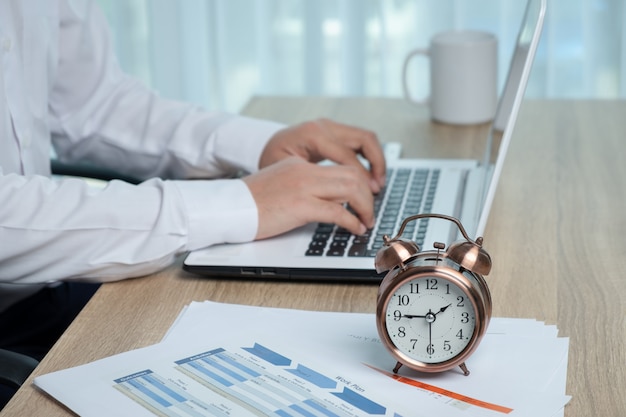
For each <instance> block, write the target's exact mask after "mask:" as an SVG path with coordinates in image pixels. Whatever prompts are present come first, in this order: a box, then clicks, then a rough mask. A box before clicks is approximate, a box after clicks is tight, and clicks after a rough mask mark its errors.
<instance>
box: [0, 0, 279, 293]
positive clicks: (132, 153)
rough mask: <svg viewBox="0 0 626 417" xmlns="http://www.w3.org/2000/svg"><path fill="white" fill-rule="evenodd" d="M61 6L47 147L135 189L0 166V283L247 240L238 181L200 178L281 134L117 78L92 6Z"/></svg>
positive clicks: (248, 214) (247, 207) (249, 159)
mask: <svg viewBox="0 0 626 417" xmlns="http://www.w3.org/2000/svg"><path fill="white" fill-rule="evenodd" d="M59 3H60V12H59V13H60V15H59V16H60V26H59V31H58V33H59V35H58V37H59V39H58V51H56V50H53V51H52V52H50V54H49V57H50V58H51V59H53V61H54V63H55V65H52V66H51V68H50V70H49V72H50V73H49V77H48V78H49V81H50V85H51V87H50V89H49V92H50V93H49V94H50V96H49V123H50V129H51V131H52V141H53V143H54V146H55V149H56V151H57V153H58V155H59V157H60V158H61V159H63V160H66V161H89V162H92V163H95V164H98V165H103V166H106V167H110V168H114V169H117V170H119V171H121V172H123V173H126V174H130V175H133V176H136V177H139V178H143V179H145V181H144V182H143V183H141V184H139V185H132V184H128V183H125V182H122V181H111V182H110V183H108V185H107V186H106V187H105V188H97V187H91V186H89V185H88V184H87V183H86V182H85V181H83V180H79V179H63V180H61V181H57V180H55V179H51V178H48V177H46V176H44V175H23V174H20V173H19V172H17V171H16V170H7V171H5V172H2V167H0V201H2V204H0V242H1V243H0V264H1V265H2V267H1V268H0V282H4V283H5V284H7V285H11V284H16V287H17V284H34V283H46V282H54V281H58V280H74V279H81V280H93V281H111V280H118V279H122V278H128V277H133V276H140V275H145V274H149V273H152V272H155V271H157V270H159V269H161V268H163V267H165V266H167V265H169V264H171V262H172V261H173V260H174V258H175V257H176V256H177V255H179V254H181V253H183V252H185V251H189V250H194V249H198V248H201V247H206V246H210V245H213V244H217V243H225V242H244V241H250V240H253V239H254V237H255V235H256V231H257V226H258V224H257V222H258V219H257V216H258V213H257V208H256V206H255V203H254V200H253V198H252V196H251V194H250V192H249V190H248V188H247V187H246V185H245V184H244V183H243V181H241V180H239V179H212V180H207V179H202V178H217V177H223V176H225V175H229V174H231V173H234V172H237V171H241V170H245V171H248V172H254V171H256V170H257V169H258V160H259V157H260V153H261V151H262V149H263V148H264V146H265V144H266V143H267V141H268V140H269V138H270V137H271V136H272V135H273V134H274V133H275V132H276V131H277V130H279V129H281V128H282V127H283V126H282V125H279V124H277V123H272V122H267V121H261V120H255V119H251V118H246V117H241V116H237V115H232V114H226V113H221V112H209V111H205V110H202V109H199V108H197V107H195V106H191V105H187V104H184V103H179V102H175V101H171V100H165V99H163V98H160V97H159V96H158V95H157V94H155V93H154V92H152V91H150V90H149V89H147V88H145V86H143V85H141V84H140V83H139V82H137V81H136V80H134V79H132V78H130V77H128V76H126V75H125V74H123V73H122V72H121V71H120V69H119V67H118V65H117V63H116V61H115V58H114V56H113V52H112V50H111V45H110V40H109V36H108V33H107V29H106V25H105V21H104V18H103V16H102V15H101V13H100V12H99V10H98V9H97V7H96V6H95V4H96V2H95V1H81V0H72V1H69V0H68V1H61V2H59ZM40 139H42V140H40V141H37V145H39V144H42V145H41V146H44V147H46V146H48V142H47V141H46V140H43V138H40ZM24 152H27V150H25V151H24ZM40 172H44V170H40ZM165 178H169V179H165ZM188 178H194V179H192V180H188ZM183 179H187V180H183ZM9 242H13V243H14V244H13V243H9ZM0 295H1V294H0Z"/></svg>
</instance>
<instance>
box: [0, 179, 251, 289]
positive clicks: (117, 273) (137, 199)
mask: <svg viewBox="0 0 626 417" xmlns="http://www.w3.org/2000/svg"><path fill="white" fill-rule="evenodd" d="M215 192H220V193H223V195H225V196H226V197H228V198H226V199H223V198H218V197H216V195H215V194H214V193H215ZM0 200H1V201H3V204H2V205H1V206H0V242H2V244H1V246H0V264H1V265H2V268H0V282H7V283H8V282H12V283H21V284H25V283H41V282H51V281H57V280H71V279H81V280H93V281H111V280H118V279H123V278H129V277H133V276H140V275H145V274H149V273H152V272H154V271H157V270H159V269H161V268H163V267H165V266H167V265H169V264H170V263H171V262H172V261H173V259H174V258H175V256H176V255H177V254H180V253H182V252H184V251H186V250H192V249H197V248H199V247H203V246H209V245H211V244H214V243H222V242H229V241H231V242H232V241H247V240H251V239H253V238H254V236H255V233H256V227H257V218H256V207H255V206H254V202H253V200H252V198H251V197H250V195H249V193H248V191H247V188H246V187H245V185H244V184H242V183H241V181H239V180H222V181H189V182H185V183H178V182H176V181H160V180H152V181H148V182H146V183H144V184H142V185H139V186H133V185H130V184H127V183H123V182H121V181H113V182H111V183H110V184H109V185H108V186H107V187H106V188H104V189H94V188H91V187H88V186H87V185H86V184H85V183H84V182H83V181H82V180H76V179H70V180H65V181H62V182H57V181H53V180H50V179H48V178H44V177H30V178H26V177H23V176H19V175H6V176H0Z"/></svg>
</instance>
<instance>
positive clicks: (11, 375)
mask: <svg viewBox="0 0 626 417" xmlns="http://www.w3.org/2000/svg"><path fill="white" fill-rule="evenodd" d="M38 364H39V362H38V361H37V360H36V359H34V358H31V357H30V356H26V355H22V354H21V353H16V352H12V351H10V350H6V349H0V410H2V409H3V408H4V406H5V403H6V402H7V401H9V399H10V398H11V396H12V395H13V394H14V393H15V391H17V390H18V389H19V387H21V386H22V384H23V383H24V381H26V379H27V378H28V376H29V375H30V374H31V373H32V372H33V370H34V369H35V368H36V367H37V365H38Z"/></svg>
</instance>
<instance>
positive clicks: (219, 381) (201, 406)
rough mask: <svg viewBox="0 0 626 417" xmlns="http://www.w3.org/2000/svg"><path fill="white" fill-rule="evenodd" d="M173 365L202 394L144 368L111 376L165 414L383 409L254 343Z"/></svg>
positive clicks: (288, 414)
mask: <svg viewBox="0 0 626 417" xmlns="http://www.w3.org/2000/svg"><path fill="white" fill-rule="evenodd" d="M174 369H176V370H177V371H178V372H180V374H181V377H182V376H183V375H184V377H187V378H189V379H190V380H193V381H194V382H195V383H197V384H200V385H201V386H202V387H203V388H204V389H206V393H205V395H197V394H196V395H193V394H192V393H191V390H189V389H186V387H185V384H181V383H180V382H177V381H176V380H175V379H173V378H171V377H169V378H166V377H164V376H161V375H158V374H157V373H155V372H153V371H151V370H149V369H146V370H142V371H140V372H135V373H133V374H130V375H127V376H124V377H120V378H117V379H115V380H114V382H115V388H116V389H118V390H119V391H120V392H123V393H124V394H125V395H127V396H129V397H130V398H131V399H133V400H134V401H135V402H137V403H139V404H141V405H142V406H144V407H145V408H147V409H148V410H150V411H152V412H153V413H154V414H156V415H160V416H165V417H174V416H194V417H196V416H198V417H199V416H223V417H227V416H232V415H237V416H239V415H242V413H243V412H245V413H246V414H248V415H251V416H277V417H303V416H304V417H316V416H320V417H354V416H386V415H389V414H388V413H387V412H388V410H387V409H386V407H384V406H383V405H381V404H378V403H377V402H375V401H372V400H371V399H368V398H366V397H365V396H363V395H361V394H360V393H359V392H358V387H349V386H347V385H346V384H344V383H343V382H341V381H338V380H336V379H335V378H332V377H329V376H326V375H324V374H323V373H320V372H318V371H316V370H314V369H311V368H310V367H307V366H305V365H303V364H299V363H295V362H294V361H292V360H291V359H290V358H288V357H286V356H284V355H281V354H280V353H277V352H275V351H273V350H271V349H268V348H267V347H265V346H263V345H261V344H258V343H254V344H253V345H252V346H250V347H242V348H241V349H238V350H235V351H228V350H226V349H224V348H216V349H213V350H210V351H206V352H201V353H198V354H196V355H193V356H189V357H185V358H181V359H179V360H176V361H175V363H174ZM235 411H236V412H235ZM391 415H394V416H398V415H397V414H391ZM398 417H399V416H398Z"/></svg>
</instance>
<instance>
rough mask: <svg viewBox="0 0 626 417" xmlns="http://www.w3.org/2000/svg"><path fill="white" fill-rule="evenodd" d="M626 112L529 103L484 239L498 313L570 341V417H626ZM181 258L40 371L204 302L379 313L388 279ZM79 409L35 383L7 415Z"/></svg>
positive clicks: (411, 136) (122, 344) (75, 330)
mask: <svg viewBox="0 0 626 417" xmlns="http://www.w3.org/2000/svg"><path fill="white" fill-rule="evenodd" d="M243 113H244V114H247V115H249V116H255V117H262V118H269V119H273V120H277V121H281V122H285V123H296V122H300V121H304V120H308V119H311V118H316V117H330V118H333V119H335V120H339V121H342V122H346V123H351V124H356V125H360V126H363V127H367V128H370V129H373V130H374V131H376V132H377V133H378V135H379V137H380V139H381V141H399V142H401V143H403V145H404V151H405V152H404V154H405V155H406V156H418V155H430V156H444V154H445V153H446V152H452V154H454V156H468V155H473V153H474V152H476V149H477V146H476V143H477V142H478V141H480V140H482V138H483V137H484V136H485V132H486V129H487V126H485V125H481V126H474V127H452V126H446V125H441V124H436V123H432V122H430V121H429V119H428V113H427V109H426V108H424V107H420V106H416V105H413V104H410V103H407V102H405V101H403V100H401V99H384V98H323V97H320V98H296V97H255V98H253V99H252V100H251V101H250V102H249V104H248V105H247V106H246V108H245V109H244V111H243ZM625 116H626V102H624V101H569V100H566V101H527V102H525V103H524V105H523V107H522V111H521V114H520V117H519V119H518V124H517V127H516V130H515V133H514V138H513V143H512V144H511V147H510V150H509V154H508V156H507V163H506V165H505V167H504V170H503V174H502V178H501V181H500V185H499V188H498V191H497V195H496V198H495V201H494V205H493V208H492V212H491V216H490V220H489V223H488V226H487V230H486V231H485V248H486V249H487V250H488V251H489V253H490V254H491V256H492V258H493V261H494V267H493V269H492V272H491V274H489V276H488V277H487V279H488V282H489V285H490V288H491V290H492V295H493V300H494V316H495V317H522V318H536V319H539V320H544V321H546V322H547V323H549V324H556V325H558V327H559V330H560V335H561V336H568V337H570V356H569V366H568V381H567V393H568V394H571V395H573V399H572V401H571V402H570V404H569V405H568V406H567V407H566V409H565V415H566V416H567V417H573V416H585V417H587V416H592V415H596V416H623V415H626V396H625V395H624V390H625V389H626V349H625V348H624V344H625V342H626V319H625V316H626V314H625V313H626V288H625V286H626V278H625V277H624V271H626V255H625V254H624V246H626V245H625V244H626V215H625V213H626V197H625V195H624V194H625V191H626V164H625V163H624V161H626V144H625V143H624V141H625V140H626V139H625V138H626V123H624V121H623V119H624V117H625ZM446 149H447V150H446ZM180 262H181V261H180V260H179V262H178V263H177V264H175V265H173V266H172V267H170V268H168V269H166V270H164V271H162V272H160V273H157V274H154V275H153V276H150V277H145V278H139V279H132V280H127V281H122V282H117V283H109V284H105V285H103V286H102V287H101V289H100V290H99V291H98V293H97V294H96V295H95V297H94V298H93V299H92V300H91V301H90V303H89V304H88V305H87V307H86V308H85V309H84V310H83V312H82V313H81V314H80V315H79V317H78V318H77V319H76V320H75V321H74V323H73V324H72V325H71V326H70V328H69V329H68V330H67V331H66V333H65V334H64V335H63V336H62V338H61V339H60V340H59V341H58V343H57V344H56V345H55V346H54V348H53V349H52V350H51V352H50V353H49V354H48V355H47V356H46V357H45V358H44V360H43V361H42V362H41V364H40V365H39V367H38V368H37V369H36V370H35V372H34V374H33V376H35V375H41V374H45V373H48V372H51V371H55V370H58V369H63V368H67V367H71V366H75V365H79V364H83V363H87V362H90V361H93V360H96V359H99V358H103V357H106V356H109V355H113V354H116V353H119V352H123V351H127V350H130V349H134V348H138V347H142V346H147V345H149V344H152V343H156V342H159V341H160V340H161V338H162V337H163V335H164V334H165V331H166V330H167V329H168V328H169V327H170V325H171V324H172V322H173V320H174V319H175V318H176V316H177V314H178V313H179V312H180V310H181V309H182V307H183V306H184V305H186V304H188V303H189V302H191V301H192V300H198V301H202V300H213V301H220V302H228V303H243V304H250V305H259V306H272V307H287V308H302V309H310V310H326V311H353V312H369V313H373V312H374V306H375V296H376V290H377V288H376V286H375V285H347V284H314V283H276V282H248V281H220V280H209V279H204V278H199V277H195V276H192V275H190V274H188V273H186V272H184V271H182V270H181V268H180ZM305 294H306V296H304V295H305ZM511 366H515V364H514V363H512V364H511ZM33 376H31V379H32V377H33ZM68 414H70V412H69V411H68V410H66V409H65V408H64V407H62V406H61V405H59V404H58V403H56V402H55V401H54V400H52V399H51V398H50V397H48V396H46V395H45V394H42V393H40V392H39V391H37V390H36V389H35V388H33V386H32V385H31V383H30V381H28V382H27V383H26V384H25V386H24V387H22V389H20V391H19V392H18V393H17V395H16V396H15V397H14V398H13V399H12V401H11V402H10V403H9V404H8V405H7V407H6V408H5V409H4V410H3V412H2V413H0V415H1V416H24V415H29V416H30V415H46V416H50V417H52V416H63V415H68Z"/></svg>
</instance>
